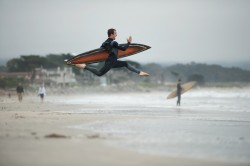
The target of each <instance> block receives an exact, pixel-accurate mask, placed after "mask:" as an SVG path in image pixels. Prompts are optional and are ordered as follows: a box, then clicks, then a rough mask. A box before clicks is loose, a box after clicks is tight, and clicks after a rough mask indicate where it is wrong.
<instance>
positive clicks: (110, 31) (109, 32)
mask: <svg viewBox="0 0 250 166" xmlns="http://www.w3.org/2000/svg"><path fill="white" fill-rule="evenodd" d="M115 31H116V30H115V29H114V28H111V29H109V30H108V37H109V36H110V35H111V34H114V33H115Z"/></svg>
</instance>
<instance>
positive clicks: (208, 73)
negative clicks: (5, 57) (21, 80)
mask: <svg viewBox="0 0 250 166" xmlns="http://www.w3.org/2000/svg"><path fill="white" fill-rule="evenodd" d="M71 57H73V55H71V54H49V55H46V56H39V55H23V56H20V58H13V59H10V60H9V61H8V62H7V64H6V69H4V70H6V71H8V72H32V71H33V70H34V69H35V68H40V67H43V68H45V69H52V68H56V67H65V66H66V65H65V63H64V60H65V59H69V58H71ZM130 63H131V64H132V65H134V66H135V67H137V68H139V69H140V68H141V69H143V70H145V71H147V72H149V73H150V77H147V78H145V79H143V81H144V82H147V83H152V84H163V83H164V82H175V81H176V80H177V79H182V80H183V82H186V81H191V80H195V81H197V82H198V83H199V84H200V85H203V84H205V83H210V82H250V71H247V70H243V69H240V68H237V67H232V68H226V67H222V66H219V65H208V64H201V63H195V62H191V63H188V64H175V65H171V66H162V65H159V64H157V63H149V64H144V65H142V64H140V63H138V62H134V61H130ZM102 65H103V64H102V63H99V64H97V67H99V68H100V67H101V66H102ZM112 70H114V71H123V72H125V73H126V72H127V75H124V76H123V77H124V78H122V82H124V81H128V80H133V81H141V80H142V79H140V77H138V76H137V75H135V74H134V73H131V72H130V71H128V70H126V69H123V68H121V69H112ZM73 72H75V74H76V75H80V74H81V72H80V70H78V69H76V68H73ZM86 72H87V71H86ZM120 77H121V75H116V76H113V78H112V79H113V80H116V82H119V80H121V78H120Z"/></svg>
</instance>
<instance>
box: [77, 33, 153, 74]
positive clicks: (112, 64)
mask: <svg viewBox="0 0 250 166" xmlns="http://www.w3.org/2000/svg"><path fill="white" fill-rule="evenodd" d="M116 36H117V33H116V30H115V29H113V28H111V29H109V30H108V39H107V40H106V41H104V42H103V43H102V45H101V48H105V49H106V50H107V51H108V53H109V57H108V59H107V60H106V61H105V63H104V66H103V67H102V68H101V69H100V70H97V69H96V68H94V67H91V66H88V65H86V64H84V63H83V64H76V65H75V66H76V67H79V68H82V69H86V70H88V71H90V72H92V73H94V74H95V75H97V76H102V75H104V74H105V73H107V72H108V71H109V70H110V69H111V68H120V67H126V68H127V69H128V70H130V71H132V72H135V73H137V74H139V75H140V76H149V74H148V73H146V72H143V71H139V70H138V69H136V68H134V67H133V66H131V65H130V64H129V63H128V62H126V61H119V60H117V58H118V50H122V51H125V50H126V49H127V48H128V47H129V45H130V43H131V42H132V37H131V36H129V38H127V44H126V45H125V46H119V44H118V43H117V42H116V41H115V37H116Z"/></svg>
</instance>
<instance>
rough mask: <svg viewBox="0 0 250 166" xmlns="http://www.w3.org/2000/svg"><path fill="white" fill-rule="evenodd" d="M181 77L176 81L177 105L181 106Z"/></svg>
mask: <svg viewBox="0 0 250 166" xmlns="http://www.w3.org/2000/svg"><path fill="white" fill-rule="evenodd" d="M181 90H182V87H181V79H178V83H177V97H178V98H177V106H181Z"/></svg>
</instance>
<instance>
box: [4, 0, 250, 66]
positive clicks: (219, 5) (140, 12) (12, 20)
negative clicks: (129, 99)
mask: <svg viewBox="0 0 250 166" xmlns="http://www.w3.org/2000/svg"><path fill="white" fill-rule="evenodd" d="M112 27H113V28H116V29H117V32H118V37H117V38H116V40H117V41H118V43H125V42H126V38H127V37H128V36H129V35H132V37H133V42H134V43H141V44H146V45H149V46H151V47H152V48H151V49H150V50H148V51H145V52H143V53H140V54H137V55H134V56H131V57H129V58H127V59H131V60H135V61H138V62H142V63H149V62H156V63H168V62H181V63H186V62H191V61H195V62H206V63H211V62H217V61H219V62H238V61H250V0H137V1H135V0H126V1H124V0H105V1H104V0H0V56H1V59H3V58H13V57H19V56H20V55H30V54H38V55H46V54H49V53H55V54H60V53H82V52H85V51H89V50H92V49H95V48H98V47H100V45H101V43H102V42H103V41H104V40H105V39H106V38H107V34H106V32H107V29H108V28H112Z"/></svg>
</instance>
